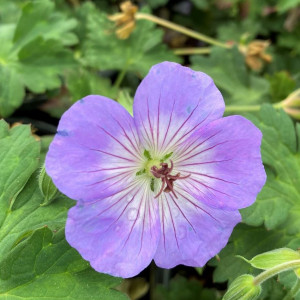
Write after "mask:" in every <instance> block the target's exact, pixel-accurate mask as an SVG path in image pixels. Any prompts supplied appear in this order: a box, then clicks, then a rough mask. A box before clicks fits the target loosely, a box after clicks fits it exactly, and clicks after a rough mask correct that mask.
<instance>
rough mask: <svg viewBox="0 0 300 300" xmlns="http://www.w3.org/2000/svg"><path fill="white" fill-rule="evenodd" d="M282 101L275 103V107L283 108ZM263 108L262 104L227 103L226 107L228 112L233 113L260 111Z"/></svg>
mask: <svg viewBox="0 0 300 300" xmlns="http://www.w3.org/2000/svg"><path fill="white" fill-rule="evenodd" d="M282 103H283V102H282V101H281V102H278V103H275V104H273V107H274V108H281V107H283V105H282ZM260 108H261V105H227V106H226V107H225V112H226V113H232V112H253V111H259V110H260Z"/></svg>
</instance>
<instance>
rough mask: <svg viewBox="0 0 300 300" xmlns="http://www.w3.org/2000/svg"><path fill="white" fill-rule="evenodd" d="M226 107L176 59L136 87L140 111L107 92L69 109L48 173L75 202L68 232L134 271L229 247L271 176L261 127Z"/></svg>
mask: <svg viewBox="0 0 300 300" xmlns="http://www.w3.org/2000/svg"><path fill="white" fill-rule="evenodd" d="M223 112H224V101H223V98H222V95H221V93H220V92H219V90H218V89H217V88H216V86H215V84H214V82H213V80H212V79H211V78H210V77H209V76H207V75H206V74H204V73H201V72H195V71H193V70H191V69H189V68H186V67H182V66H180V65H178V64H175V63H170V62H164V63H161V64H158V65H155V66H154V67H152V69H151V70H150V72H149V74H148V75H147V76H146V78H145V79H144V80H143V81H142V83H141V84H140V86H139V87H138V90H137V92H136V95H135V99H134V106H133V114H134V117H132V116H131V115H130V114H129V113H128V112H127V111H126V110H125V109H124V108H123V107H122V106H121V105H119V104H118V103H117V102H115V101H113V100H110V99H108V98H105V97H102V96H87V97H85V98H83V99H82V100H80V101H78V102H77V103H75V104H74V105H73V106H72V107H71V108H70V109H69V110H68V111H66V112H65V114H64V115H63V116H62V118H61V120H60V123H59V126H58V132H57V134H56V136H55V138H54V141H53V142H52V144H51V146H50V150H49V152H48V155H47V158H46V170H47V172H48V174H49V175H50V176H51V177H52V179H53V181H54V183H55V185H56V186H57V187H58V189H59V190H60V191H62V192H63V193H64V194H66V195H67V196H69V197H71V198H73V199H76V200H78V202H77V205H76V206H75V207H73V208H71V209H70V211H69V215H68V219H67V224H66V238H67V240H68V242H69V243H70V245H72V246H73V247H74V248H76V249H77V250H78V251H79V253H80V254H81V255H82V257H83V258H84V259H86V260H88V261H90V263H91V265H92V267H93V268H94V269H96V270H97V271H99V272H103V273H108V274H111V275H114V276H121V277H132V276H134V275H136V274H138V273H139V272H140V271H141V270H143V269H144V268H145V267H146V266H147V265H148V264H149V263H150V262H151V260H152V259H154V261H155V263H156V264H157V265H158V266H160V267H162V268H172V267H174V266H176V265H178V264H184V265H187V266H197V267H201V266H203V265H204V264H205V263H206V262H207V261H208V260H209V259H210V258H211V257H213V256H214V255H216V254H217V253H218V252H219V251H220V250H221V249H222V248H223V247H224V246H225V245H226V243H227V241H228V238H229V236H230V234H231V232H232V230H233V227H234V226H235V225H236V224H237V223H238V222H240V221H241V216H240V214H239V211H238V209H240V208H243V207H247V206H249V205H251V204H252V203H253V202H254V201H255V198H256V196H257V194H258V193H259V191H260V190H261V188H262V186H263V185H264V183H265V179H266V175H265V171H264V168H263V165H262V162H261V155H260V143H261V138H262V134H261V132H260V131H259V130H258V129H257V128H256V127H255V126H254V125H253V124H252V123H251V122H250V121H248V120H247V119H245V118H243V117H241V116H230V117H226V118H222V115H223Z"/></svg>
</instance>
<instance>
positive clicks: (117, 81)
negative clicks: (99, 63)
mask: <svg viewBox="0 0 300 300" xmlns="http://www.w3.org/2000/svg"><path fill="white" fill-rule="evenodd" d="M126 72H127V68H124V69H123V70H121V72H119V74H118V77H117V79H116V81H115V83H114V87H115V88H117V89H118V88H119V87H120V85H121V83H122V81H123V79H124V77H125V75H126Z"/></svg>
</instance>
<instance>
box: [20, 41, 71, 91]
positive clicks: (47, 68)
mask: <svg viewBox="0 0 300 300" xmlns="http://www.w3.org/2000/svg"><path fill="white" fill-rule="evenodd" d="M73 65H74V61H73V58H72V56H71V52H70V51H69V50H67V49H65V48H63V47H62V45H61V44H60V43H59V42H56V41H54V40H44V39H43V38H41V37H38V38H36V39H35V40H33V41H31V42H30V43H28V44H27V45H25V46H24V47H23V48H22V49H21V51H20V52H19V53H18V65H17V66H16V70H17V71H18V73H19V74H20V76H21V78H22V81H23V83H24V84H25V86H27V87H28V88H29V89H30V90H31V91H33V92H35V93H42V92H45V91H46V90H47V89H54V88H57V87H59V86H60V85H61V79H60V75H61V74H63V71H64V70H65V69H66V68H68V67H69V68H71V67H72V66H73Z"/></svg>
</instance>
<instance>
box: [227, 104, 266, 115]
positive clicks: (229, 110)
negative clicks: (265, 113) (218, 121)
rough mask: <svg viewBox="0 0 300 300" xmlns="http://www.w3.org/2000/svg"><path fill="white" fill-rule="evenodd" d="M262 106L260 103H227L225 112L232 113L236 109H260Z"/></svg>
mask: <svg viewBox="0 0 300 300" xmlns="http://www.w3.org/2000/svg"><path fill="white" fill-rule="evenodd" d="M260 108H261V106H260V105H227V106H226V107H225V112H227V113H231V112H235V111H242V112H243V111H245V112H247V111H259V110H260Z"/></svg>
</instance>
